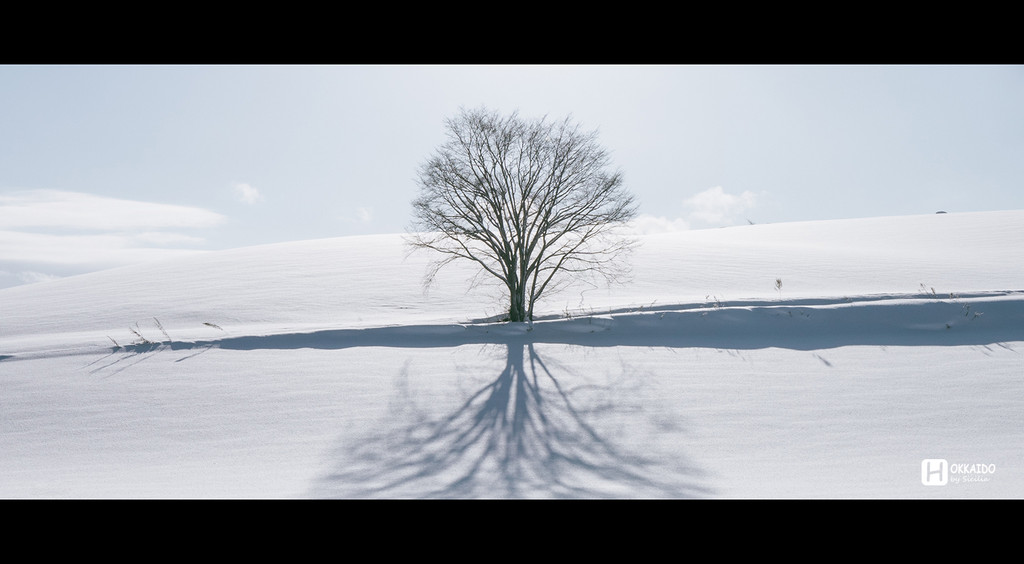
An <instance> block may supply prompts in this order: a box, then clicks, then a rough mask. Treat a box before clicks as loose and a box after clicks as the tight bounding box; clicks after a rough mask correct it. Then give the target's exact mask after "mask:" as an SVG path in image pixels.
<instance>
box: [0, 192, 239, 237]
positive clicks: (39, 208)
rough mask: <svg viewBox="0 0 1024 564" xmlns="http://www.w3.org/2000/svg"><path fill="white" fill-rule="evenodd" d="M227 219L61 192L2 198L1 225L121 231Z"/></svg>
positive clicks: (191, 210)
mask: <svg viewBox="0 0 1024 564" xmlns="http://www.w3.org/2000/svg"><path fill="white" fill-rule="evenodd" d="M223 221H224V216H222V215H220V214H218V213H215V212H212V211H209V210H206V209H203V208H197V207H191V206H179V205H173V204H158V203H152V202H139V201H135V200H122V199H119V198H108V197H105V196H96V195H93V194H82V193H79V192H64V191H60V190H26V191H22V192H16V193H12V194H6V195H0V226H3V227H4V228H6V229H24V228H30V229H34V228H60V229H82V230H99V231H117V230H131V229H154V228H162V227H163V228H166V227H171V228H194V227H210V226H213V225H217V224H219V223H221V222H223Z"/></svg>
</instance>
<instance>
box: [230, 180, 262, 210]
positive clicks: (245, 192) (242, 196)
mask: <svg viewBox="0 0 1024 564" xmlns="http://www.w3.org/2000/svg"><path fill="white" fill-rule="evenodd" d="M231 189H232V190H233V191H234V192H235V197H236V198H238V200H239V201H241V202H245V203H246V204H249V205H252V204H255V203H256V202H259V201H262V200H263V194H260V191H259V190H257V189H255V188H253V187H252V186H250V185H248V184H246V183H244V182H236V183H234V184H232V185H231Z"/></svg>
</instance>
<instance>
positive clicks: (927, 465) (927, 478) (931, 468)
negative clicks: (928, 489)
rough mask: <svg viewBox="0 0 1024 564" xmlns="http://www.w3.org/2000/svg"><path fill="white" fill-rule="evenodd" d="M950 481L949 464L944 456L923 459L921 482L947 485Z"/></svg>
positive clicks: (929, 484)
mask: <svg viewBox="0 0 1024 564" xmlns="http://www.w3.org/2000/svg"><path fill="white" fill-rule="evenodd" d="M948 481H949V464H947V463H946V460H945V459H943V458H926V459H924V460H922V461H921V483H922V484H924V485H926V486H945V485H946V483H947V482H948Z"/></svg>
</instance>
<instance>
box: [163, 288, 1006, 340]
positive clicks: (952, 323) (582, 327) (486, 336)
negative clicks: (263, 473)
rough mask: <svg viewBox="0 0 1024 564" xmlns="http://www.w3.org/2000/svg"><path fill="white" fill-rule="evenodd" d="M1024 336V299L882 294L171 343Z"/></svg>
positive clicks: (330, 330)
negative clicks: (868, 298)
mask: <svg viewBox="0 0 1024 564" xmlns="http://www.w3.org/2000/svg"><path fill="white" fill-rule="evenodd" d="M1008 341H1024V300H1021V299H1004V300H986V301H976V302H969V301H955V302H954V301H937V300H919V301H892V302H886V301H879V302H871V303H859V304H854V305H846V304H841V303H840V304H831V305H825V306H791V305H760V306H743V307H735V306H730V307H718V308H704V309H693V310H685V311H672V310H663V311H660V312H643V313H630V314H621V315H608V316H592V317H583V318H574V319H562V320H555V321H541V322H537V323H534V324H533V325H532V326H530V325H528V324H525V323H513V324H509V323H485V324H467V325H459V324H451V325H403V326H388V327H376V328H363V329H328V330H321V331H314V332H308V333H284V334H272V335H256V336H239V337H226V338H223V339H217V340H209V341H196V342H175V343H172V344H171V348H172V349H192V348H206V347H218V348H221V349H229V350H259V349H303V348H311V349H344V348H351V347H401V348H405V347H411V348H432V347H455V346H461V345H475V344H502V343H510V342H520V343H549V344H567V345H580V346H588V347H605V346H636V347H669V348H689V347H698V348H716V349H739V350H749V349H763V348H770V347H776V348H785V349H794V350H804V351H807V350H817V349H829V348H836V347H842V346H850V345H879V346H958V345H991V344H997V343H1003V342H1008Z"/></svg>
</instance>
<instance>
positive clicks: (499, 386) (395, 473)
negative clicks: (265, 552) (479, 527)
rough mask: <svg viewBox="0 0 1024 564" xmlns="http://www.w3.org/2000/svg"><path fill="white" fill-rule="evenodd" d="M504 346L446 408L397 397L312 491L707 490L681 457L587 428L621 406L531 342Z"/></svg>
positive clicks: (519, 494) (674, 493) (506, 494)
mask: <svg viewBox="0 0 1024 564" xmlns="http://www.w3.org/2000/svg"><path fill="white" fill-rule="evenodd" d="M506 346H507V351H508V356H507V361H506V363H505V368H504V370H503V371H502V372H501V373H500V374H499V375H498V377H497V378H496V379H494V380H493V381H490V382H488V383H487V384H486V385H484V386H482V387H480V388H479V389H476V390H475V392H474V393H472V394H470V395H469V397H468V399H466V400H465V401H464V402H463V403H462V404H461V405H460V406H459V407H458V408H457V409H455V410H454V411H452V412H451V413H448V414H446V415H443V416H430V415H427V414H425V413H424V412H423V411H421V410H416V409H415V408H414V405H413V404H414V401H413V400H412V399H411V398H408V397H407V398H403V399H402V401H401V402H400V406H399V407H400V408H401V412H400V413H396V414H391V418H392V420H389V422H388V423H386V424H382V425H381V427H380V429H379V430H378V431H377V432H375V433H373V434H370V435H368V436H365V437H363V438H362V439H360V440H359V441H357V442H355V443H352V444H348V445H346V446H345V447H343V448H341V449H339V450H338V451H337V453H336V460H335V461H334V462H333V464H334V465H335V466H336V467H335V469H334V470H333V471H332V472H331V473H330V474H329V475H327V476H325V477H324V478H323V479H322V480H320V481H319V482H318V483H317V484H316V486H315V488H314V489H313V491H312V492H311V495H312V496H313V497H318V498H325V497H337V498H658V499H660V498H688V497H696V496H702V495H707V494H708V493H709V491H708V490H706V489H705V488H703V487H702V486H700V485H699V483H698V480H699V479H700V476H701V473H700V471H699V470H698V469H696V468H694V467H693V466H691V465H690V464H689V463H687V462H686V461H685V460H681V459H680V458H681V457H678V456H675V455H673V456H670V457H668V458H665V457H660V456H657V455H651V454H650V453H646V454H645V453H637V452H633V450H632V449H628V448H626V447H625V446H623V445H619V444H615V442H614V441H613V440H610V439H609V438H607V437H606V436H603V435H602V433H601V432H599V431H598V430H597V429H596V428H595V426H594V425H592V423H594V422H599V421H602V420H606V419H603V418H606V417H607V416H608V415H609V413H608V412H607V410H612V413H613V414H614V412H615V410H616V409H621V408H617V407H616V405H608V402H600V401H597V402H595V401H593V398H592V397H590V398H588V396H587V394H586V392H585V390H584V391H582V393H581V390H579V389H577V390H567V389H566V388H564V387H563V386H562V385H561V384H560V382H559V379H558V378H556V377H555V375H554V374H553V373H552V370H551V369H550V367H549V366H547V365H546V364H545V362H544V361H543V360H542V359H541V358H540V356H539V355H538V354H537V351H536V350H535V349H534V346H533V345H532V344H522V343H516V344H507V345H506ZM599 411H600V413H598V412H599ZM599 418H601V419H599ZM393 419H398V420H400V421H401V423H398V422H397V421H394V420H393Z"/></svg>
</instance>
